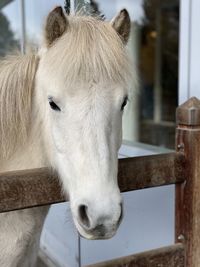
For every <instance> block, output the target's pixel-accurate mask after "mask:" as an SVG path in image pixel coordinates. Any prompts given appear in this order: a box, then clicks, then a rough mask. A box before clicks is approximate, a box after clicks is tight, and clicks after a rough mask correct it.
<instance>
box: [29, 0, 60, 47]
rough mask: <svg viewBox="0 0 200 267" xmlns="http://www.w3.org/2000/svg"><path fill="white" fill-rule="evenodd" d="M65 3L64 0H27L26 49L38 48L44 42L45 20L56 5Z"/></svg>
mask: <svg viewBox="0 0 200 267" xmlns="http://www.w3.org/2000/svg"><path fill="white" fill-rule="evenodd" d="M58 5H61V6H63V5H64V0H48V1H46V0H25V17H26V50H27V51H29V50H32V49H35V48H36V49H37V47H38V45H39V44H41V42H42V37H43V28H44V22H45V19H46V17H47V15H48V13H49V12H50V11H51V10H52V9H53V8H54V7H55V6H58Z"/></svg>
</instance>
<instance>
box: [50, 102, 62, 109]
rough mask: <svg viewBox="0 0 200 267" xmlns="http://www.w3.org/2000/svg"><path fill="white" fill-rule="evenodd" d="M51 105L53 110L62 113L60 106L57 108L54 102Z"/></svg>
mask: <svg viewBox="0 0 200 267" xmlns="http://www.w3.org/2000/svg"><path fill="white" fill-rule="evenodd" d="M49 105H50V107H51V108H52V109H53V110H56V111H60V108H59V106H57V105H56V103H55V102H53V101H52V100H50V101H49Z"/></svg>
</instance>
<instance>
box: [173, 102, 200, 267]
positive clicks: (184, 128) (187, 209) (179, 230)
mask: <svg viewBox="0 0 200 267" xmlns="http://www.w3.org/2000/svg"><path fill="white" fill-rule="evenodd" d="M176 120H177V130H176V149H177V151H178V152H180V153H184V155H185V172H186V177H187V178H186V181H185V182H184V183H182V184H179V185H176V241H178V242H182V243H184V245H185V253H186V255H185V266H186V267H200V100H198V99H197V98H195V97H193V98H191V99H189V100H188V101H187V102H185V103H184V104H183V105H181V106H179V107H178V108H177V113H176Z"/></svg>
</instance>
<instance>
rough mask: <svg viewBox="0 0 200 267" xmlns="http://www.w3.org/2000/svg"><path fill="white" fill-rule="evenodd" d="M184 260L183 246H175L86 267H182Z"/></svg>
mask: <svg viewBox="0 0 200 267" xmlns="http://www.w3.org/2000/svg"><path fill="white" fill-rule="evenodd" d="M184 259H185V251H184V246H183V245H182V244H175V245H173V246H169V247H165V248H159V249H155V250H151V251H147V252H142V253H139V254H135V255H131V256H127V257H123V258H118V259H114V260H111V261H106V262H102V263H97V264H93V265H89V266H87V267H184Z"/></svg>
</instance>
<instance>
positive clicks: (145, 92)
mask: <svg viewBox="0 0 200 267" xmlns="http://www.w3.org/2000/svg"><path fill="white" fill-rule="evenodd" d="M87 2H88V1H87V0H71V5H72V7H73V8H72V9H76V8H81V7H85V6H86V4H87ZM97 2H98V4H99V8H100V10H101V11H102V13H103V14H105V17H106V19H108V20H110V19H111V18H112V17H113V16H115V15H116V13H117V12H118V11H119V10H120V9H122V8H127V10H128V11H129V13H130V16H131V21H132V30H131V37H130V40H129V43H128V53H129V55H130V57H131V58H132V60H133V61H134V64H135V67H136V68H137V70H138V76H139V83H138V88H132V87H133V84H134V81H133V83H132V84H130V88H131V89H133V90H134V92H135V93H134V94H133V98H132V99H131V101H129V103H128V106H127V108H126V110H125V114H124V119H123V140H124V141H123V145H122V147H121V149H120V151H119V158H122V157H130V156H138V155H148V154H155V153H165V152H168V151H170V150H171V149H174V148H175V110H176V107H177V105H178V104H179V103H182V102H184V101H186V100H187V99H188V98H189V97H191V96H193V95H194V96H197V97H200V90H199V84H200V75H199V71H198V70H199V69H200V52H199V47H198V45H199V43H200V34H198V27H199V26H198V25H200V16H199V14H198V10H200V2H199V1H198V0H193V1H188V0H162V1H161V0H123V1H122V0H99V1H97ZM56 5H61V6H63V5H64V0H48V1H47V0H1V1H0V60H1V58H2V57H4V56H6V55H7V54H10V53H15V52H16V51H19V50H20V51H21V52H22V53H27V52H29V51H35V52H37V49H38V47H39V46H40V44H41V42H42V32H43V26H44V22H45V18H46V16H47V14H48V12H49V11H50V10H51V9H52V8H53V7H55V6H56ZM0 64H1V63H0ZM124 205H125V219H124V221H123V223H122V225H121V227H120V229H119V232H118V234H117V235H116V236H115V237H114V238H113V239H111V240H108V241H86V240H83V239H81V238H80V237H79V236H78V234H77V233H76V230H75V229H74V226H73V223H72V219H71V214H70V211H69V206H68V204H66V203H63V204H58V205H53V206H52V208H51V211H50V213H49V215H48V218H47V220H46V223H45V227H44V230H43V234H42V238H41V251H40V257H41V258H42V260H43V261H44V262H46V264H47V265H48V266H58V267H59V266H64V267H66V266H70V267H77V266H83V265H86V264H91V263H94V262H98V261H103V260H107V259H111V258H114V257H120V256H124V255H128V254H132V253H136V252H139V251H142V250H147V249H152V248H156V247H159V246H164V245H169V244H171V243H173V241H174V232H173V231H174V230H173V229H174V187H173V186H167V187H164V188H156V189H148V190H143V191H137V192H132V193H125V194H124Z"/></svg>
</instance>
